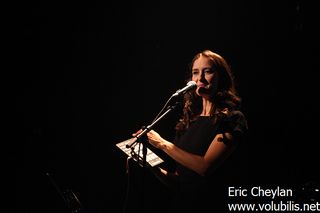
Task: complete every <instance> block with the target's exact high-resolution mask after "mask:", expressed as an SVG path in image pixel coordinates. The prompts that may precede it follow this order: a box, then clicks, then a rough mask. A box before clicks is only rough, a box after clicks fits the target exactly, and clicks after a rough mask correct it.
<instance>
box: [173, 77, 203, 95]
mask: <svg viewBox="0 0 320 213" xmlns="http://www.w3.org/2000/svg"><path fill="white" fill-rule="evenodd" d="M196 87H197V83H196V82H195V81H189V82H188V83H187V86H185V87H183V88H182V89H179V90H177V91H176V92H175V93H174V94H173V95H172V96H171V97H175V96H179V95H181V94H184V93H185V92H187V91H188V90H191V89H195V88H196Z"/></svg>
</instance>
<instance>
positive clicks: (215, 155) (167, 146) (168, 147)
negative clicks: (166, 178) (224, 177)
mask: <svg viewBox="0 0 320 213" xmlns="http://www.w3.org/2000/svg"><path fill="white" fill-rule="evenodd" d="M147 135H148V139H149V142H150V143H151V144H152V145H153V146H155V147H156V148H158V149H161V150H163V151H164V152H165V153H167V154H168V155H169V156H170V157H172V158H173V159H174V160H175V161H177V162H178V163H180V164H182V165H183V166H185V167H187V168H189V169H191V170H193V171H195V172H196V173H198V174H199V175H202V176H204V175H205V174H206V172H207V171H208V169H209V168H216V167H218V166H219V165H220V164H221V163H222V162H223V161H224V160H225V159H226V158H227V157H228V156H229V155H230V154H231V153H232V151H233V150H234V149H235V143H234V142H233V141H232V136H231V135H230V134H224V135H222V134H218V135H216V137H215V138H214V139H213V141H212V142H211V144H210V146H209V148H208V150H207V152H206V154H205V155H204V156H200V155H195V154H192V153H189V152H186V151H184V150H182V149H180V148H179V147H177V146H175V145H174V144H173V143H171V142H169V141H167V140H165V139H163V138H162V137H161V136H160V135H159V134H158V133H157V132H155V131H154V130H151V131H150V132H148V133H147ZM223 140H228V141H231V143H223Z"/></svg>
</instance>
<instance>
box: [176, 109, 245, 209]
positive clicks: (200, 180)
mask: <svg viewBox="0 0 320 213" xmlns="http://www.w3.org/2000/svg"><path fill="white" fill-rule="evenodd" d="M246 130H247V121H246V118H245V116H244V115H243V113H242V112H241V111H231V112H229V113H228V116H226V117H224V118H222V119H220V120H218V121H217V122H216V124H213V121H212V119H211V118H210V117H209V116H200V117H198V118H197V120H195V121H194V122H193V123H192V124H191V125H190V127H189V129H187V130H186V131H185V132H184V133H183V134H182V135H181V136H179V137H178V136H177V137H176V138H175V141H174V143H175V145H176V146H178V147H179V148H181V149H183V150H185V151H187V152H190V153H193V154H196V155H201V156H203V155H205V152H206V151H207V149H208V147H209V145H210V144H211V142H212V140H213V139H214V138H215V136H216V135H217V134H219V133H223V132H229V133H231V134H232V135H233V136H234V137H236V139H237V141H242V139H243V135H244V133H245V132H246ZM232 155H233V154H232ZM232 155H231V156H232ZM239 157H240V158H241V156H239ZM229 158H230V157H229ZM230 159H232V158H230ZM226 161H230V160H229V159H227V160H226ZM226 161H225V162H226ZM236 161H237V159H236ZM227 165H229V167H228V168H227ZM233 166H234V165H233ZM232 170H233V168H232V164H230V162H228V163H224V164H223V165H222V166H220V168H218V169H216V170H214V171H213V172H212V173H209V174H208V175H206V176H204V177H203V176H200V175H199V174H197V173H196V172H194V171H192V170H190V169H188V168H186V167H184V166H183V165H181V164H179V163H177V164H176V171H177V172H178V173H179V177H178V186H177V188H176V189H175V196H174V199H173V203H172V207H171V210H172V212H174V211H179V212H181V211H186V212H202V211H204V210H206V209H209V210H210V212H212V211H211V210H213V209H214V210H217V211H220V212H224V211H221V210H224V209H225V203H224V201H225V196H226V193H227V191H226V187H227V185H228V184H230V182H229V181H227V180H228V179H230V175H232V173H229V171H232ZM226 171H228V172H226Z"/></svg>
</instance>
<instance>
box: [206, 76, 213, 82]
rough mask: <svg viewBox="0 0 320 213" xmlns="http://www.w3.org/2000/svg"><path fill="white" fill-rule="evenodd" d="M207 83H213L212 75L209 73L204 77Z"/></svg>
mask: <svg viewBox="0 0 320 213" xmlns="http://www.w3.org/2000/svg"><path fill="white" fill-rule="evenodd" d="M205 78H206V80H207V82H208V83H209V84H211V83H213V75H209V76H206V77H205Z"/></svg>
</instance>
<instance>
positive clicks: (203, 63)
mask: <svg viewBox="0 0 320 213" xmlns="http://www.w3.org/2000/svg"><path fill="white" fill-rule="evenodd" d="M211 66H212V61H211V60H210V58H208V57H206V56H203V55H201V56H200V57H199V58H197V59H196V60H195V61H194V62H193V65H192V69H199V68H203V67H211Z"/></svg>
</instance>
